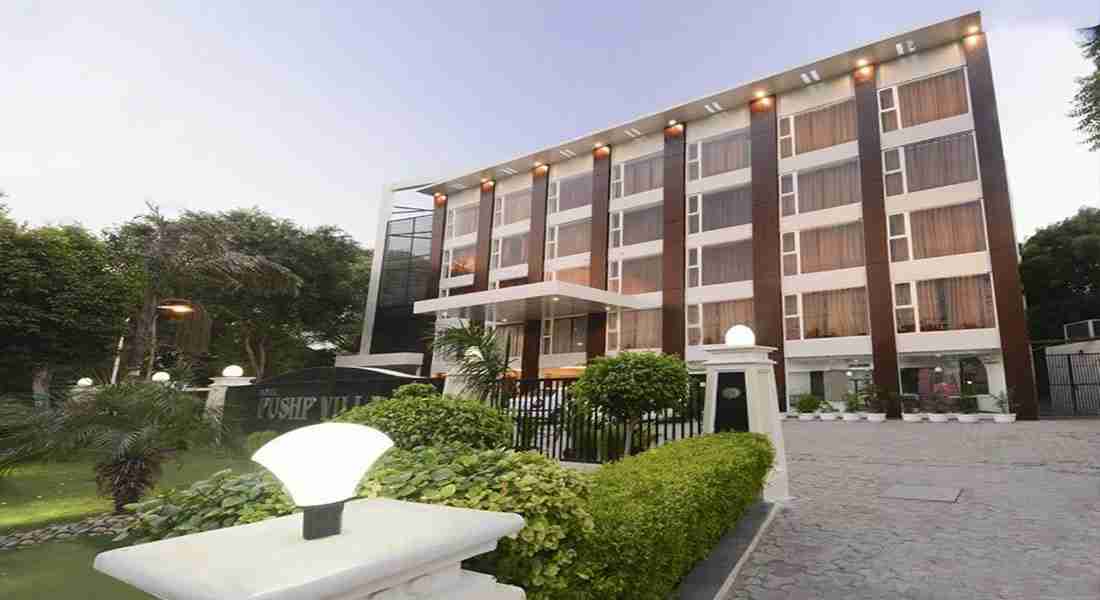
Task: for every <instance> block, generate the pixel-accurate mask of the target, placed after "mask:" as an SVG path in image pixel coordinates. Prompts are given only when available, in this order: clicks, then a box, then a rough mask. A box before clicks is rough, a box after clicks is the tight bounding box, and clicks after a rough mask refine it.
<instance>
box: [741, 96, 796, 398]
mask: <svg viewBox="0 0 1100 600" xmlns="http://www.w3.org/2000/svg"><path fill="white" fill-rule="evenodd" d="M775 100H776V99H775V96H768V97H765V98H760V99H758V100H756V101H754V102H752V103H751V104H750V105H749V112H750V115H751V116H750V121H749V136H750V138H751V140H752V310H753V320H754V321H755V325H756V326H755V327H754V329H755V330H756V343H757V344H759V345H761V346H771V347H773V348H775V349H776V350H775V352H773V353H772V355H771V358H772V360H774V361H775V385H776V391H777V392H778V401H779V409H780V410H785V409H786V405H787V385H786V382H787V377H786V371H787V364H786V359H785V357H784V354H783V339H784V336H783V331H784V330H783V271H782V269H781V260H782V259H781V253H780V251H779V241H780V236H779V148H778V144H779V122H778V120H777V119H776V101H775Z"/></svg>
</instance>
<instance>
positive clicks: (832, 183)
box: [780, 160, 863, 214]
mask: <svg viewBox="0 0 1100 600" xmlns="http://www.w3.org/2000/svg"><path fill="white" fill-rule="evenodd" d="M785 177H789V176H785ZM797 178H798V182H797V184H796V188H795V189H794V190H791V192H788V193H794V194H795V195H796V197H797V199H798V202H797V206H798V212H800V213H807V212H812V211H815V210H824V209H826V208H833V207H834V206H844V205H845V204H858V203H859V202H861V201H862V200H863V190H862V185H861V182H860V178H859V161H858V160H850V161H846V162H843V163H840V164H836V165H830V166H827V167H823V168H820V169H814V170H813V171H805V172H802V173H798V174H797ZM782 185H783V183H782V181H781V182H780V187H782ZM784 214H789V213H784Z"/></svg>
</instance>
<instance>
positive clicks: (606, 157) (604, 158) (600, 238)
mask: <svg viewBox="0 0 1100 600" xmlns="http://www.w3.org/2000/svg"><path fill="white" fill-rule="evenodd" d="M610 208H611V146H601V147H599V148H596V149H595V150H593V151H592V231H591V236H592V238H591V239H592V243H591V244H589V248H590V256H591V258H590V259H589V262H588V285H589V286H591V287H594V288H596V289H598V290H606V289H607V235H608V233H607V232H608V226H609V224H610V220H611V216H610V213H609V212H608V211H609V210H610ZM587 337H588V339H587V340H586V343H585V355H586V357H587V358H588V359H589V360H591V359H593V358H595V357H597V356H603V355H604V354H605V353H606V352H607V313H591V314H589V315H588V333H587Z"/></svg>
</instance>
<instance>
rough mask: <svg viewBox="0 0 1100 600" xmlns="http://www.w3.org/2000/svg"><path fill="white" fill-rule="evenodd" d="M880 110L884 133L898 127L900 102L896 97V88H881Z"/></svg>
mask: <svg viewBox="0 0 1100 600" xmlns="http://www.w3.org/2000/svg"><path fill="white" fill-rule="evenodd" d="M878 111H879V123H880V124H881V125H882V132H883V133H886V132H887V131H894V130H895V129H897V128H898V103H897V101H896V100H895V99H894V88H886V89H884V90H879V92H878Z"/></svg>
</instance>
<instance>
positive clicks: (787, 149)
mask: <svg viewBox="0 0 1100 600" xmlns="http://www.w3.org/2000/svg"><path fill="white" fill-rule="evenodd" d="M791 120H792V117H783V118H782V119H779V157H780V158H790V157H792V156H794V128H793V127H792V126H791Z"/></svg>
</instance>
